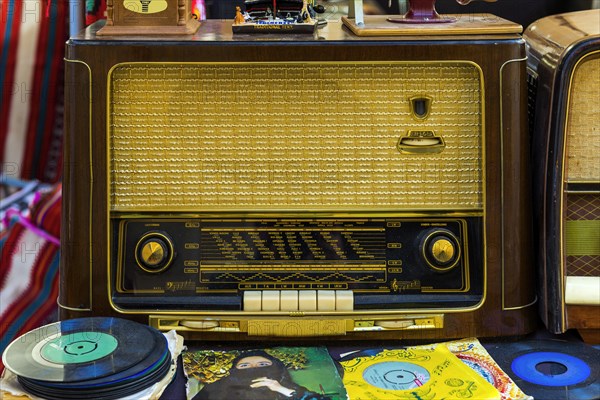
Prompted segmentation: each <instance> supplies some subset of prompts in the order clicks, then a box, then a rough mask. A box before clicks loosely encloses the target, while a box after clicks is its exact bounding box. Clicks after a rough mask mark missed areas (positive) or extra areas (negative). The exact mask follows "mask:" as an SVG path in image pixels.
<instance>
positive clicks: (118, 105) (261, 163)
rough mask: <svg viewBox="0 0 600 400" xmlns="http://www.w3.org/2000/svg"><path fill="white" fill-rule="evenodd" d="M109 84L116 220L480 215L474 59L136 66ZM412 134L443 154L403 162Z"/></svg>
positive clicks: (116, 72) (478, 90)
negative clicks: (426, 107)
mask: <svg viewBox="0 0 600 400" xmlns="http://www.w3.org/2000/svg"><path fill="white" fill-rule="evenodd" d="M109 84H110V86H109V87H110V89H109V148H110V150H109V161H110V168H111V170H110V177H109V179H110V182H109V184H110V204H111V209H112V210H114V211H165V210H168V211H199V210H203V211H204V210H258V209H262V210H316V209H323V210H330V209H337V210H339V209H353V210H357V209H362V210H365V209H368V210H373V209H381V208H393V209H397V210H401V209H403V208H406V209H410V210H415V209H423V210H438V209H444V210H459V209H482V208H483V160H482V157H483V129H482V120H483V116H482V107H483V105H482V98H483V93H482V82H481V74H480V70H479V68H478V67H477V66H475V65H472V64H470V63H466V62H457V63H418V64H411V63H402V62H398V63H360V64H357V63H255V64H248V63H243V64H242V63H226V64H204V63H198V64H195V63H194V64H167V65H165V64H153V63H148V64H137V63H132V64H121V65H119V66H117V67H116V68H114V69H113V71H112V72H111V74H110V76H109ZM414 96H428V97H431V99H432V103H431V112H430V114H429V116H428V117H427V118H426V119H425V120H422V119H418V118H416V117H415V116H413V114H412V113H411V111H410V105H409V104H410V101H409V99H410V98H411V97H414ZM411 130H416V131H433V132H435V134H436V135H438V136H441V137H442V138H443V140H444V142H445V148H444V149H443V151H442V152H440V153H436V154H402V153H400V151H399V150H398V148H397V144H398V141H399V139H400V137H401V136H404V135H406V134H407V132H408V131H411Z"/></svg>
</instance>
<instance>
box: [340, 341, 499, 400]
mask: <svg viewBox="0 0 600 400" xmlns="http://www.w3.org/2000/svg"><path fill="white" fill-rule="evenodd" d="M340 364H341V365H342V367H343V369H344V377H343V381H344V384H345V386H346V390H347V391H348V394H349V396H350V399H352V400H355V399H373V400H374V399H444V398H449V399H454V398H473V399H500V398H501V397H500V393H499V392H498V390H496V388H495V387H494V386H493V385H491V384H490V383H489V382H487V381H486V380H485V379H484V378H482V377H481V376H480V375H478V374H477V373H476V372H474V371H473V370H472V369H471V368H469V367H468V366H467V365H465V364H464V363H463V362H461V361H460V360H459V359H458V358H457V357H456V356H455V355H454V354H452V353H451V352H450V350H448V349H447V348H446V347H445V346H436V347H435V348H406V349H396V350H381V351H380V352H378V353H377V354H375V355H370V356H358V357H356V358H352V359H349V360H346V361H341V362H340Z"/></svg>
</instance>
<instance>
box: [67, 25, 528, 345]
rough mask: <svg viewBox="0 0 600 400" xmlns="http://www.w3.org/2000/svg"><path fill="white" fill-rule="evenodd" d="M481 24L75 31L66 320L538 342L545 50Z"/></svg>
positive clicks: (215, 330)
mask: <svg viewBox="0 0 600 400" xmlns="http://www.w3.org/2000/svg"><path fill="white" fill-rule="evenodd" d="M468 18H475V17H468ZM477 18H478V20H477V21H475V22H477V23H476V24H475V28H473V29H470V28H469V23H468V21H466V20H461V21H460V24H461V29H460V30H459V31H457V30H455V31H453V33H450V34H446V35H439V34H438V35H435V36H431V35H428V32H430V31H429V29H430V28H429V27H423V28H422V29H417V28H418V27H415V28H412V29H414V30H413V32H414V33H413V34H410V35H408V36H407V35H404V36H396V37H391V36H383V37H381V36H379V37H357V36H355V35H354V34H353V33H352V32H350V31H349V30H348V29H347V28H346V27H344V26H342V24H341V23H339V22H332V21H330V22H329V23H328V24H327V26H325V27H322V28H319V29H318V31H317V32H316V34H315V35H287V36H286V35H284V34H269V35H256V36H252V35H234V34H232V27H231V22H225V21H216V20H213V21H206V22H204V23H203V25H202V26H201V28H200V30H199V31H198V32H197V33H196V34H194V35H191V36H184V37H177V38H173V37H159V36H155V37H150V36H149V37H127V38H122V39H118V38H113V37H108V36H102V37H99V36H96V31H97V29H99V28H101V26H102V25H93V26H92V27H90V28H88V29H87V30H86V31H85V32H83V33H81V34H79V35H77V36H75V37H73V38H71V39H70V40H69V42H68V43H67V50H66V98H67V112H66V127H67V128H66V147H65V148H66V154H65V169H64V183H63V185H64V186H63V190H64V224H63V226H64V228H63V232H62V240H63V245H62V246H63V247H62V254H61V257H62V259H61V285H60V288H61V290H60V298H59V302H60V305H61V310H62V312H61V314H62V317H63V318H71V317H84V316H91V315H112V316H121V317H126V318H132V319H136V320H138V321H144V322H146V323H150V324H152V325H154V326H157V327H159V328H160V329H177V330H178V331H180V332H182V333H184V334H185V335H187V336H189V337H192V338H208V339H215V338H216V339H221V340H226V339H247V338H249V337H250V338H251V337H257V336H261V337H266V336H280V337H281V336H287V337H295V338H298V337H310V336H313V337H314V336H331V337H337V338H341V337H347V338H352V339H378V338H381V339H391V338H396V339H399V338H403V339H442V338H453V337H465V336H506V335H519V334H524V333H527V332H530V331H531V330H533V329H534V328H535V324H536V303H535V299H536V297H535V293H534V280H533V272H534V270H533V263H532V252H531V249H532V237H531V233H532V232H531V203H530V187H531V181H530V173H529V138H528V135H527V127H526V107H525V105H526V96H527V92H526V54H525V43H524V41H523V39H522V37H521V36H520V35H519V32H520V29H521V28H520V26H519V25H516V24H512V23H510V22H508V21H505V20H501V19H499V18H496V17H493V16H489V15H488V16H479V17H476V19H477ZM490 27H491V28H493V29H490Z"/></svg>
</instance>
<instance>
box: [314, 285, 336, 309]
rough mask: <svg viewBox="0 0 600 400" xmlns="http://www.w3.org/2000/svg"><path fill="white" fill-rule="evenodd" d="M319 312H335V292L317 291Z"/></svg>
mask: <svg viewBox="0 0 600 400" xmlns="http://www.w3.org/2000/svg"><path fill="white" fill-rule="evenodd" d="M317 310H319V311H335V290H318V291H317Z"/></svg>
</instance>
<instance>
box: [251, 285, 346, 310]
mask: <svg viewBox="0 0 600 400" xmlns="http://www.w3.org/2000/svg"><path fill="white" fill-rule="evenodd" d="M353 309H354V294H353V292H352V291H351V290H263V291H258V290H253V291H246V292H244V311H352V310H353Z"/></svg>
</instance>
